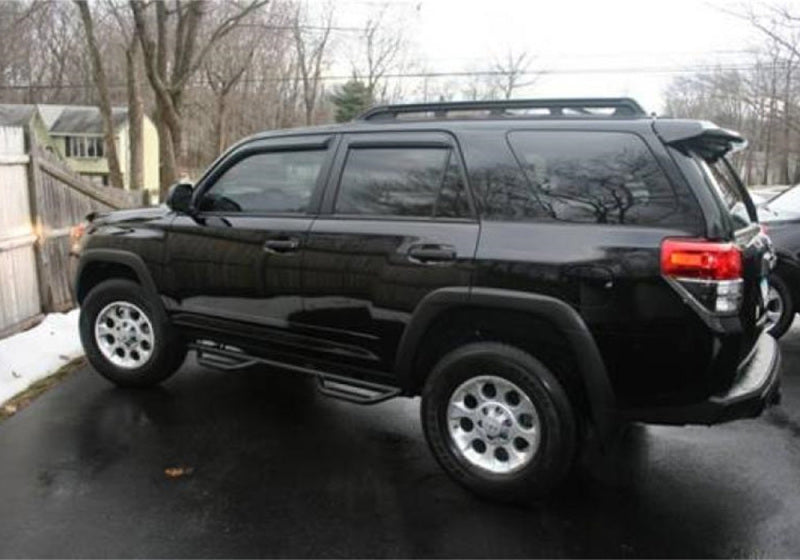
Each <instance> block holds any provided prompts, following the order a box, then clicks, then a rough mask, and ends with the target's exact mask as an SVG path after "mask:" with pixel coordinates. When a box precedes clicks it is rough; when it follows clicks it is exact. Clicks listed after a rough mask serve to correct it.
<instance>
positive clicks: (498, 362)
mask: <svg viewBox="0 0 800 560" xmlns="http://www.w3.org/2000/svg"><path fill="white" fill-rule="evenodd" d="M422 422H423V427H424V430H425V435H426V438H427V440H428V444H429V445H430V447H431V450H432V451H433V454H434V455H435V457H436V459H437V460H438V461H439V463H440V464H441V465H442V467H443V468H444V469H445V470H446V471H447V472H448V474H450V475H451V476H452V477H453V478H454V479H455V480H456V481H458V482H459V483H461V484H463V485H464V486H466V487H467V488H469V489H471V490H472V491H474V492H476V493H478V494H480V495H483V496H486V497H489V498H493V499H499V500H503V501H526V500H528V499H531V498H536V497H542V496H544V495H546V494H547V493H549V492H550V491H551V490H553V489H554V488H555V487H556V486H557V485H558V483H559V482H560V481H561V480H562V479H563V477H564V476H565V475H566V474H567V473H568V471H569V469H570V466H571V463H572V460H573V456H574V454H575V447H576V441H575V440H576V433H575V421H574V416H573V411H572V408H571V406H570V403H569V400H568V398H567V395H566V392H565V391H564V389H563V387H562V386H561V384H560V383H559V381H558V379H556V378H555V376H554V375H552V374H551V373H550V371H549V370H548V369H547V368H546V367H545V366H544V365H543V364H541V363H540V362H539V361H538V360H536V359H535V358H533V357H532V356H531V355H529V354H527V353H525V352H523V351H522V350H520V349H518V348H515V347H512V346H508V345H505V344H500V343H493V342H480V343H472V344H468V345H466V346H464V347H461V348H459V349H456V350H454V351H452V352H450V353H448V354H447V355H445V356H444V357H443V358H442V359H441V360H440V361H439V362H438V364H437V365H436V366H435V367H434V369H433V371H432V373H431V375H430V377H429V379H428V381H427V383H426V385H425V389H424V391H423V395H422Z"/></svg>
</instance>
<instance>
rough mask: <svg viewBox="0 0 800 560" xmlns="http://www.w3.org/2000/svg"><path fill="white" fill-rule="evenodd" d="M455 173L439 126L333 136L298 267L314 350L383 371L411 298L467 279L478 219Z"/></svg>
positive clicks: (452, 148)
mask: <svg viewBox="0 0 800 560" xmlns="http://www.w3.org/2000/svg"><path fill="white" fill-rule="evenodd" d="M464 177H465V174H464V170H463V164H462V160H461V156H460V153H459V150H458V147H457V144H456V142H455V141H454V139H453V138H452V137H451V136H450V135H448V134H445V133H440V132H423V133H407V132H398V133H364V134H349V135H346V136H345V137H343V139H342V142H341V144H340V148H339V150H338V153H337V156H336V161H335V163H334V170H333V172H332V173H331V177H330V179H329V182H328V185H327V188H326V191H325V196H324V199H323V204H322V209H321V212H320V216H319V217H318V218H317V219H316V220H315V221H314V223H313V225H312V227H311V231H310V233H309V236H308V241H307V246H306V254H305V261H304V268H303V277H304V292H305V311H304V312H303V314H302V323H303V325H304V328H306V329H309V332H310V333H313V334H314V336H318V337H319V338H324V339H325V340H326V342H327V345H326V346H325V347H324V348H318V349H317V354H318V356H317V357H318V358H321V359H325V358H327V359H331V360H336V362H338V363H342V362H344V363H347V364H349V365H352V366H358V367H362V368H367V369H369V370H372V371H379V372H390V371H391V370H392V367H393V364H394V358H395V352H396V349H397V345H398V343H399V341H400V338H401V336H402V334H403V331H404V329H405V327H406V325H407V323H408V321H409V319H410V317H411V315H412V313H413V311H414V309H415V307H416V306H417V304H418V303H419V302H420V300H421V299H422V298H424V297H425V296H426V295H427V294H429V293H430V292H432V291H433V290H436V289H437V288H442V287H451V286H469V285H470V282H471V276H472V271H473V259H474V255H475V248H476V245H477V240H478V231H479V227H478V222H477V220H476V218H475V213H474V211H473V208H472V202H471V200H470V197H469V194H468V191H467V188H466V181H465V178H464Z"/></svg>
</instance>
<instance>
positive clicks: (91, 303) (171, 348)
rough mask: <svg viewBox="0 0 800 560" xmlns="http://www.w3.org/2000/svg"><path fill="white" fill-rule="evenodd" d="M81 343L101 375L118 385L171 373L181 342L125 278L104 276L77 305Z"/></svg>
mask: <svg viewBox="0 0 800 560" xmlns="http://www.w3.org/2000/svg"><path fill="white" fill-rule="evenodd" d="M79 328H80V336H81V343H82V344H83V348H84V351H85V352H86V357H87V358H88V359H89V362H90V363H91V364H92V366H93V367H94V369H96V370H97V371H98V372H99V373H100V374H101V375H102V376H103V377H105V378H106V379H109V380H110V381H112V382H113V383H115V384H117V385H120V386H123V387H148V386H151V385H155V384H157V383H160V382H161V381H164V380H165V379H167V378H168V377H170V376H171V375H172V374H173V373H175V371H176V370H177V369H178V368H179V367H180V365H181V364H182V363H183V360H184V358H185V357H186V352H187V348H186V344H185V343H184V341H182V340H181V339H180V337H179V336H178V334H177V333H176V332H175V329H174V328H173V327H172V325H171V324H170V322H169V320H168V318H167V316H166V314H165V313H164V311H163V309H161V308H160V307H159V306H158V305H157V302H154V301H152V299H151V298H150V297H148V295H147V293H146V292H145V291H144V289H142V287H141V286H140V285H139V284H137V283H135V282H131V281H130V280H122V279H119V280H106V281H105V282H101V283H100V284H98V285H97V286H95V287H94V288H92V290H91V291H90V292H89V294H88V295H87V296H86V299H84V301H83V304H82V305H81V314H80V321H79Z"/></svg>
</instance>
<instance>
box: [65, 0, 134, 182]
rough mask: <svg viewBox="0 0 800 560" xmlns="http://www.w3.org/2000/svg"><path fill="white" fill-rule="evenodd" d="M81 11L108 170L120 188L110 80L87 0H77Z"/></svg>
mask: <svg viewBox="0 0 800 560" xmlns="http://www.w3.org/2000/svg"><path fill="white" fill-rule="evenodd" d="M75 3H76V4H77V6H78V9H79V11H80V13H81V20H82V21H83V30H84V32H85V35H86V43H87V46H88V48H89V59H90V60H91V65H92V78H93V80H94V83H95V86H96V87H97V92H98V93H99V95H100V115H101V117H102V119H103V136H104V138H105V144H106V159H108V171H109V179H110V182H111V186H113V187H116V188H118V189H121V188H123V181H122V172H121V171H120V168H119V158H118V157H117V144H116V141H115V139H114V121H113V119H112V117H111V102H110V100H109V95H108V81H107V80H106V73H105V71H104V70H103V61H102V59H101V58H100V51H99V49H98V47H97V41H96V39H95V36H94V24H93V22H92V13H91V12H90V11H89V4H87V2H86V0H75Z"/></svg>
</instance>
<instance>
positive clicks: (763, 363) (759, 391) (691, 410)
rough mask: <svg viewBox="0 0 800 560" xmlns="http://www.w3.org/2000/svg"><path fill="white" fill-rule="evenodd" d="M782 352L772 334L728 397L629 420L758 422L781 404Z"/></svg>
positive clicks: (637, 413) (642, 412)
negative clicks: (752, 420) (754, 419)
mask: <svg viewBox="0 0 800 560" xmlns="http://www.w3.org/2000/svg"><path fill="white" fill-rule="evenodd" d="M780 370H781V351H780V348H779V347H778V343H777V342H776V341H775V339H774V338H772V337H771V336H770V335H768V334H766V333H765V334H762V335H761V337H760V338H759V339H758V341H757V342H756V345H755V348H754V351H753V353H752V354H751V357H750V359H749V360H747V361H746V362H745V363H744V364H742V365H741V366H740V367H739V372H738V375H737V376H736V382H735V383H734V384H733V385H732V386H731V387H730V389H728V391H726V392H725V393H718V394H716V395H712V396H711V397H710V398H709V399H708V400H706V401H703V402H700V403H694V404H690V405H681V406H670V407H660V408H649V409H639V410H630V411H625V412H624V413H623V417H624V419H625V420H630V421H637V422H646V423H650V424H672V425H684V424H706V425H710V424H719V423H721V422H729V421H731V420H737V419H740V418H755V417H756V416H759V415H760V414H761V413H762V412H763V411H764V409H765V408H767V407H768V406H770V405H772V404H777V403H778V402H779V401H780Z"/></svg>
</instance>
